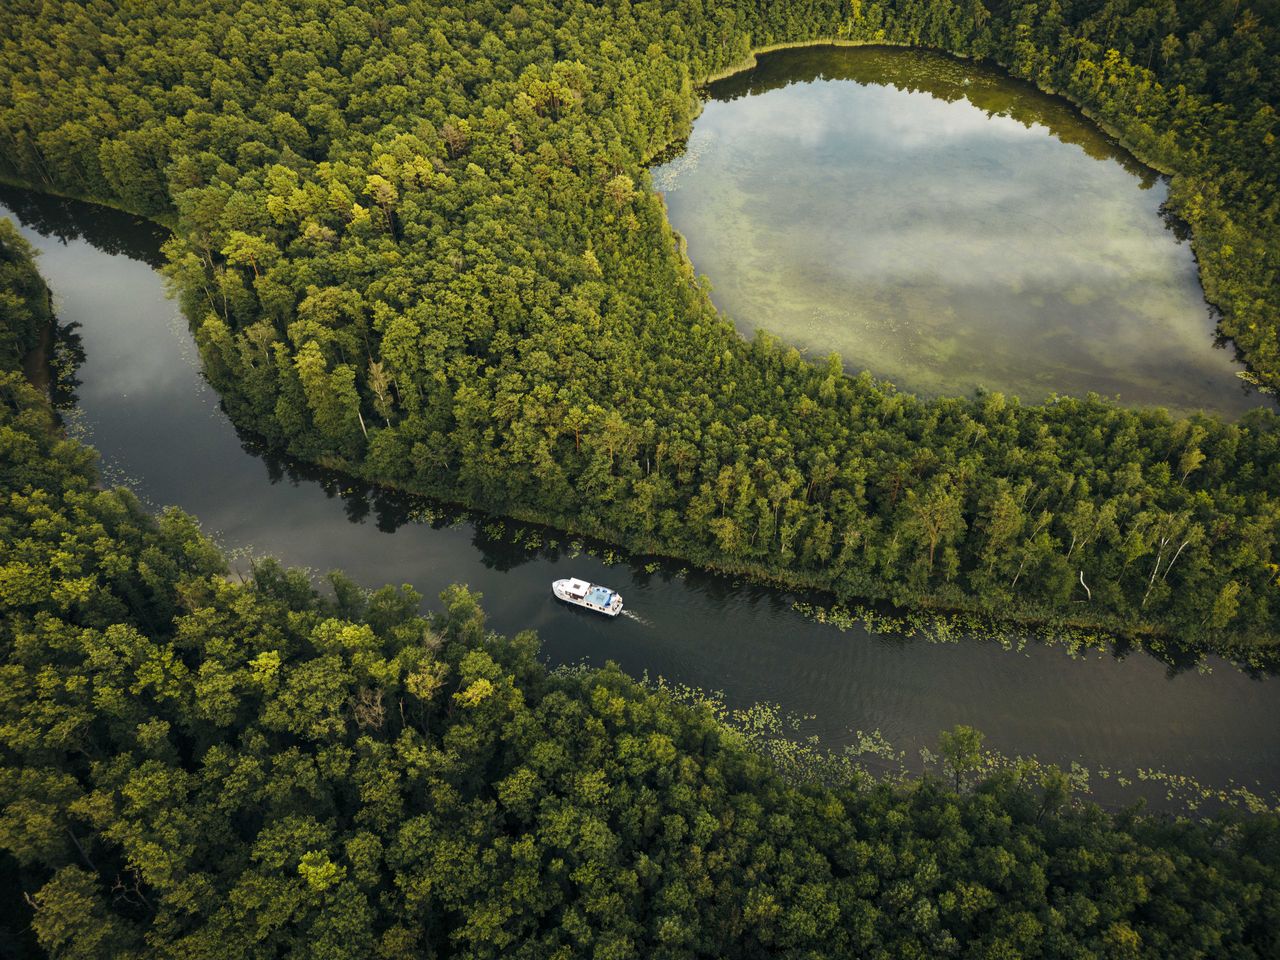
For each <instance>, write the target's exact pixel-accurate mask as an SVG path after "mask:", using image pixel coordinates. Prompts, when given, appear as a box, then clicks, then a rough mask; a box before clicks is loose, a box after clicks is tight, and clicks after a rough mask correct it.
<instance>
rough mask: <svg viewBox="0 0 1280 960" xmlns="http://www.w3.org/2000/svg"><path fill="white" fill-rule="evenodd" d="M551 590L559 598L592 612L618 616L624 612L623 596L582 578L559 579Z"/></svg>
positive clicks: (552, 585)
mask: <svg viewBox="0 0 1280 960" xmlns="http://www.w3.org/2000/svg"><path fill="white" fill-rule="evenodd" d="M551 592H552V593H553V594H554V595H555V597H556V599H557V600H561V601H563V602H564V603H567V604H569V605H570V606H574V607H581V608H582V609H583V610H590V611H591V612H592V613H599V614H602V615H603V616H606V617H616V616H617V615H618V614H620V613H622V596H621V595H620V594H618V593H615V592H614V591H612V590H610V589H609V588H608V587H601V586H598V585H596V584H591V583H586V582H585V581H581V580H573V579H570V580H557V581H555V583H553V584H551Z"/></svg>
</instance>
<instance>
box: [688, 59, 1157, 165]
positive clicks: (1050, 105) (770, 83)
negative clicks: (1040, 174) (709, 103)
mask: <svg viewBox="0 0 1280 960" xmlns="http://www.w3.org/2000/svg"><path fill="white" fill-rule="evenodd" d="M816 80H852V81H854V82H855V83H860V84H877V85H879V84H882V85H886V86H891V87H894V88H895V89H897V90H905V91H907V92H909V93H927V94H928V95H929V96H931V97H934V98H935V99H938V100H943V101H945V102H947V103H954V102H956V101H957V100H968V101H969V102H970V103H972V104H973V105H974V106H975V107H977V108H978V109H980V110H982V111H984V112H985V113H986V114H987V115H988V116H1001V117H1010V118H1012V119H1014V120H1017V121H1018V122H1019V123H1021V124H1023V125H1024V126H1028V127H1029V126H1031V125H1033V124H1040V125H1041V126H1043V127H1045V128H1046V129H1047V130H1048V131H1049V133H1050V134H1052V135H1053V136H1054V137H1056V138H1057V139H1058V140H1060V141H1061V142H1063V143H1068V144H1072V145H1074V146H1077V147H1080V148H1081V149H1082V150H1084V152H1085V153H1086V154H1088V155H1089V156H1090V157H1092V158H1093V159H1095V160H1114V161H1116V162H1117V163H1119V164H1120V165H1121V166H1122V167H1124V169H1125V170H1127V171H1128V172H1129V173H1131V174H1132V175H1133V176H1135V177H1137V178H1138V179H1139V181H1140V185H1141V187H1142V189H1144V190H1146V189H1149V188H1151V187H1152V186H1154V185H1155V184H1156V182H1157V181H1158V180H1159V176H1160V175H1159V174H1158V173H1157V172H1156V171H1155V170H1152V169H1151V168H1150V167H1148V166H1146V165H1145V164H1142V163H1140V162H1139V161H1138V160H1137V159H1136V158H1135V157H1133V156H1132V155H1131V154H1130V153H1129V152H1128V151H1126V150H1125V149H1124V148H1123V147H1121V146H1120V145H1119V144H1118V143H1116V142H1115V141H1114V140H1112V139H1111V138H1110V137H1108V136H1107V135H1106V134H1104V133H1103V132H1102V131H1101V130H1099V129H1098V128H1097V127H1096V126H1095V125H1094V124H1093V122H1092V121H1090V120H1089V119H1088V118H1087V117H1085V116H1084V115H1083V114H1082V113H1080V111H1079V110H1077V109H1076V108H1075V107H1074V106H1073V105H1071V104H1070V103H1068V102H1067V101H1066V100H1063V99H1062V98H1060V97H1055V96H1051V95H1049V94H1047V93H1043V92H1041V91H1040V90H1037V89H1036V88H1035V87H1033V86H1032V85H1031V84H1029V83H1027V82H1025V81H1022V80H1016V79H1014V78H1013V77H1010V76H1008V75H1007V74H1005V73H1004V72H1002V71H1000V70H998V69H997V68H994V67H991V66H988V65H986V64H982V63H974V62H970V61H965V60H958V59H956V58H955V57H951V56H947V55H945V54H941V53H930V52H926V51H921V50H910V51H906V50H900V49H897V48H876V47H859V48H851V47H832V46H818V47H800V48H797V49H792V50H778V51H775V52H773V53H766V54H761V55H760V57H759V58H758V65H757V66H756V67H755V68H754V69H752V70H748V71H746V72H744V73H739V74H735V75H734V76H732V77H728V78H726V79H724V80H719V81H717V82H715V83H713V84H711V86H710V87H709V88H708V92H709V93H710V94H711V96H712V97H714V98H715V99H716V100H736V99H738V98H739V97H746V96H754V95H757V94H761V93H765V92H767V91H769V90H779V89H781V88H783V87H786V86H789V85H791V84H793V83H812V82H814V81H816Z"/></svg>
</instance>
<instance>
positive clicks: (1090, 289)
mask: <svg viewBox="0 0 1280 960" xmlns="http://www.w3.org/2000/svg"><path fill="white" fill-rule="evenodd" d="M708 97H709V100H708V102H707V103H706V104H705V106H704V109H703V112H702V114H701V116H699V118H698V119H697V121H696V122H695V123H694V126H693V131H692V134H691V135H690V137H689V140H688V144H687V147H686V149H685V151H684V152H683V154H682V155H680V156H678V157H676V158H674V159H673V160H671V161H670V162H668V163H666V164H664V165H662V166H660V167H657V168H655V170H654V171H653V177H654V183H655V186H657V188H658V189H659V190H660V191H662V192H663V194H664V195H665V197H666V202H667V208H668V215H669V217H670V220H671V223H672V226H674V227H675V229H676V230H678V231H679V232H680V233H681V234H683V235H684V237H685V238H686V240H687V241H688V253H689V256H690V258H691V259H692V261H693V264H694V266H695V268H696V269H697V270H698V271H699V272H700V273H703V274H705V275H706V276H707V278H708V279H709V280H710V281H711V285H712V297H713V299H714V300H715V302H716V305H717V306H718V307H720V308H721V310H723V311H724V312H725V313H726V314H727V315H728V316H729V317H730V318H731V319H733V320H734V321H735V322H736V323H737V324H738V325H739V327H740V329H743V330H744V331H746V332H750V331H752V330H754V329H756V328H760V327H762V328H765V329H767V330H770V331H772V332H773V333H776V334H778V335H779V336H780V337H782V339H783V340H785V341H787V342H789V343H794V344H796V345H798V346H801V347H804V348H807V349H808V351H809V353H810V355H811V356H822V355H825V354H828V353H830V352H831V351H833V350H834V351H837V352H839V353H840V355H841V356H842V357H843V359H844V361H845V363H846V365H847V367H848V368H849V369H850V370H852V371H855V372H856V371H860V370H863V369H866V370H870V371H871V373H873V374H874V375H876V376H877V377H881V378H885V379H888V380H890V381H892V382H894V383H896V384H898V385H899V386H901V387H905V388H907V389H910V390H912V391H914V392H918V393H925V394H931V395H940V394H949V395H968V394H971V393H972V392H973V391H974V390H975V389H977V388H979V387H982V388H986V389H990V390H999V391H1003V392H1005V393H1007V394H1016V395H1018V396H1020V397H1021V398H1022V399H1024V400H1028V401H1036V402H1038V401H1040V400H1042V399H1044V398H1045V397H1046V396H1048V395H1049V394H1051V393H1058V394H1071V395H1077V396H1082V395H1084V394H1085V393H1088V392H1091V391H1092V392H1096V393H1099V394H1101V395H1103V396H1108V397H1118V398H1119V399H1120V400H1121V401H1122V402H1124V403H1126V404H1129V405H1159V406H1165V407H1168V408H1170V409H1172V410H1176V411H1180V412H1189V411H1192V410H1197V409H1203V410H1209V411H1213V412H1217V413H1222V414H1225V415H1228V416H1233V415H1238V414H1240V413H1242V412H1244V411H1245V410H1247V409H1249V408H1251V407H1253V406H1257V405H1260V404H1262V403H1265V402H1268V401H1266V400H1265V398H1263V397H1261V396H1260V395H1259V394H1258V393H1256V392H1255V391H1254V390H1253V388H1252V387H1250V386H1249V385H1248V384H1246V383H1245V382H1244V381H1242V380H1241V379H1240V378H1239V377H1237V376H1236V374H1237V373H1238V372H1239V371H1241V370H1242V369H1243V366H1242V365H1241V364H1239V363H1238V362H1236V361H1235V359H1234V353H1235V351H1234V349H1233V348H1232V347H1231V346H1230V344H1225V343H1222V344H1217V345H1215V342H1214V329H1215V326H1216V319H1215V317H1214V314H1213V312H1212V310H1211V309H1210V307H1209V306H1208V304H1206V303H1205V299H1204V293H1203V290H1202V289H1201V286H1200V280H1199V273H1198V270H1197V267H1196V263H1195V259H1194V256H1193V255H1192V252H1191V246H1190V243H1189V242H1187V241H1186V240H1185V239H1180V237H1179V234H1180V233H1182V232H1183V231H1182V230H1181V229H1180V227H1179V225H1178V224H1176V223H1172V222H1166V220H1167V218H1165V217H1164V216H1162V212H1161V211H1162V208H1163V205H1164V202H1165V200H1166V199H1167V197H1168V194H1169V185H1168V181H1167V179H1166V178H1164V177H1161V176H1158V175H1157V174H1156V173H1155V172H1154V171H1152V170H1150V169H1149V168H1147V167H1144V166H1143V165H1141V164H1140V163H1138V162H1137V161H1136V160H1134V159H1133V157H1132V156H1130V155H1129V154H1128V153H1127V152H1125V151H1124V150H1123V149H1122V148H1121V147H1119V146H1118V145H1117V144H1116V143H1115V142H1114V141H1112V140H1110V139H1109V138H1108V137H1107V136H1106V135H1104V134H1103V133H1102V132H1101V131H1099V130H1098V128H1097V127H1095V126H1094V125H1093V124H1092V123H1091V122H1090V121H1089V120H1088V119H1086V118H1085V117H1083V116H1081V115H1080V113H1079V112H1078V111H1077V110H1075V109H1074V108H1073V107H1071V105H1070V104H1068V103H1066V102H1065V101H1063V100H1061V99H1059V98H1055V97H1050V96H1047V95H1045V94H1043V93H1041V92H1039V91H1038V90H1036V89H1035V88H1034V87H1032V86H1030V85H1028V84H1026V83H1022V82H1020V81H1016V80H1013V79H1010V78H1009V77H1008V76H1006V75H1004V74H1002V73H1000V72H998V71H996V70H994V69H990V68H987V67H984V66H982V65H979V64H973V63H968V62H962V61H957V60H955V59H953V58H951V57H947V56H943V55H940V54H931V53H924V52H921V51H907V50H902V49H885V48H868V47H863V48H847V47H846V48H840V47H814V48H805V49H799V50H784V51H779V52H776V53H770V54H766V55H763V56H762V57H761V58H760V60H759V64H758V66H757V67H755V68H754V69H752V70H750V71H748V72H746V73H742V74H738V75H736V76H733V77H730V78H728V79H726V80H722V81H720V82H718V83H714V84H712V85H711V86H710V88H709V90H708Z"/></svg>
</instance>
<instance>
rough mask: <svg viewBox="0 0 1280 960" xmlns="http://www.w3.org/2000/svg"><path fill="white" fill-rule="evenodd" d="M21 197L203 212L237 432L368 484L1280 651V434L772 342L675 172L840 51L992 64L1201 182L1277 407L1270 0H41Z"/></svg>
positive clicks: (185, 277)
mask: <svg viewBox="0 0 1280 960" xmlns="http://www.w3.org/2000/svg"><path fill="white" fill-rule="evenodd" d="M10 13H11V15H10V16H9V17H7V18H6V19H5V22H4V24H3V26H0V38H2V39H3V52H2V54H0V164H3V165H4V171H3V172H4V175H5V176H7V177H10V178H13V179H18V180H23V181H25V182H29V183H33V184H36V185H40V186H43V187H44V188H46V189H52V190H58V191H62V192H66V193H72V194H77V195H80V196H85V197H91V198H99V199H105V200H109V201H110V202H112V203H114V204H117V205H120V206H123V207H126V208H129V209H131V210H134V211H137V212H141V213H145V214H148V215H150V216H153V217H157V218H164V219H167V220H171V221H172V222H173V223H174V224H175V238H174V240H173V241H172V242H171V243H170V245H169V256H170V259H171V263H170V266H169V268H168V270H169V275H170V277H171V278H172V281H173V284H174V287H175V289H176V290H177V292H178V294H179V296H180V297H181V300H182V303H183V305H184V308H185V309H186V311H187V313H188V315H189V316H190V317H191V319H192V322H193V324H194V325H195V327H196V331H197V337H198V341H199V344H200V348H201V353H202V356H203V358H204V363H205V368H206V371H207V374H208V376H209V378H210V379H211V381H212V382H213V383H214V384H215V386H216V387H217V388H218V389H219V391H220V392H221V393H222V396H223V398H224V402H225V404H226V407H227V409H228V410H229V412H230V413H231V415H232V417H233V418H234V419H235V420H236V422H237V423H239V424H240V425H242V426H244V427H248V428H250V429H252V430H254V431H255V432H257V433H258V434H260V435H262V436H263V437H264V438H266V439H267V440H268V441H269V442H270V443H272V444H273V445H276V446H279V447H281V448H284V449H287V450H288V451H290V452H291V453H293V454H295V455H297V456H300V457H302V458H304V459H308V460H311V461H314V462H318V463H323V464H327V465H332V466H338V467H341V468H342V469H344V470H346V471H349V472H351V473H354V474H358V475H360V476H362V477H365V478H369V479H374V480H377V481H379V482H383V483H387V484H391V485H395V486H399V487H403V488H406V489H410V490H415V491H420V492H424V493H429V494H432V495H435V496H438V497H441V498H444V499H450V500H456V501H461V502H465V503H467V504H469V505H472V506H478V507H481V508H484V509H487V510H491V511H495V512H502V513H506V514H510V515H515V516H520V517H523V518H526V519H536V520H540V521H545V522H547V523H550V524H554V525H556V526H559V527H562V528H565V529H569V530H572V531H575V532H578V533H583V534H590V535H595V536H599V537H602V538H605V539H608V540H611V541H613V542H615V543H619V544H621V545H624V546H626V547H629V548H632V549H635V550H637V551H643V552H650V553H659V554H667V555H671V556H678V557H682V558H686V559H688V560H691V561H694V562H697V563H699V564H705V565H708V566H714V567H718V568H721V569H726V570H732V571H738V572H743V573H748V574H752V575H758V576H763V577H769V578H772V579H774V580H781V581H785V582H788V583H792V584H795V585H798V586H812V587H821V588H827V589H830V590H832V591H834V592H835V593H836V594H837V596H838V597H840V598H842V599H850V598H865V599H872V600H874V599H880V598H888V599H891V600H894V601H896V602H898V603H901V604H907V605H911V606H919V607H932V608H946V609H967V610H976V611H981V612H987V613H995V614H998V615H1000V616H1003V617H1014V618H1021V619H1025V620H1048V621H1053V622H1066V623H1077V624H1082V625H1091V626H1103V627H1106V628H1108V629H1111V630H1116V631H1121V632H1132V633H1147V632H1158V633H1163V634H1166V635H1168V636H1169V638H1170V639H1169V642H1170V643H1172V644H1176V645H1178V646H1180V647H1181V648H1183V649H1187V650H1193V651H1194V650H1204V649H1212V650H1219V651H1223V652H1226V653H1228V654H1232V655H1235V656H1240V657H1248V658H1251V659H1254V660H1258V659H1268V658H1272V657H1273V656H1274V653H1275V649H1276V648H1275V642H1276V641H1275V638H1276V637H1278V636H1280V604H1278V603H1277V599H1278V598H1280V586H1278V585H1277V571H1278V570H1280V547H1278V546H1277V543H1276V529H1277V518H1278V517H1280V504H1278V503H1277V501H1276V497H1275V491H1276V490H1277V489H1280V484H1278V483H1277V479H1278V472H1277V435H1276V420H1275V418H1274V417H1273V416H1270V415H1268V414H1261V413H1259V414H1251V415H1249V416H1246V417H1245V418H1243V419H1242V420H1241V421H1240V422H1239V423H1236V424H1225V423H1222V422H1220V421H1218V420H1215V419H1212V418H1205V417H1194V418H1191V419H1172V418H1170V417H1168V416H1167V415H1165V414H1163V413H1161V412H1158V411H1154V412H1153V411H1142V412H1138V411H1130V410H1123V409H1118V408H1116V407H1114V406H1112V405H1110V404H1107V403H1104V402H1100V401H1097V400H1094V399H1059V400H1056V401H1053V402H1050V403H1046V404H1044V405H1041V406H1025V405H1022V404H1020V403H1018V402H1017V401H1016V400H1013V399H1011V398H1006V397H1003V396H1001V395H998V394H988V395H981V396H977V397H974V398H968V399H942V400H936V401H928V402H926V401H922V400H919V399H917V398H915V397H912V396H909V395H904V394H901V393H897V392H895V391H894V390H892V389H890V388H888V387H886V386H883V385H879V384H877V383H876V382H875V381H874V380H873V379H872V378H871V377H869V376H866V375H864V376H860V377H856V378H850V377H847V376H845V375H844V373H843V371H842V367H841V363H840V360H839V358H837V357H832V358H830V359H829V360H828V361H826V362H825V363H820V364H817V365H813V364H810V363H808V362H806V361H805V360H804V359H803V358H802V357H801V355H800V354H799V353H798V352H797V351H796V350H794V349H791V348H788V347H786V346H785V345H783V344H780V343H778V342H777V341H775V340H773V339H771V338H769V337H767V336H760V337H758V338H757V339H756V340H755V341H754V342H751V343H745V342H742V341H741V340H740V339H739V338H738V337H737V336H736V335H735V334H734V331H733V330H732V329H731V328H730V327H729V325H728V324H726V323H725V322H724V321H723V320H722V319H721V318H719V317H718V316H716V314H715V312H714V310H713V308H712V306H711V304H710V301H709V299H708V298H707V296H706V291H705V290H704V289H703V287H702V286H700V285H699V283H698V282H697V281H696V279H695V278H694V277H693V275H692V272H691V269H690V267H689V263H688V261H687V260H686V259H685V258H684V257H683V255H682V254H681V253H680V252H679V249H678V246H677V243H676V242H675V241H676V238H675V237H674V236H673V234H672V232H671V230H670V227H669V225H668V224H667V222H666V218H665V216H664V212H663V209H662V204H661V201H660V200H659V198H658V197H657V196H656V195H655V194H654V193H653V192H652V190H651V189H650V185H649V182H648V174H647V172H646V164H647V163H648V162H649V161H650V159H651V158H653V157H654V156H655V155H657V154H658V153H659V152H660V151H661V150H663V149H664V148H666V147H668V146H669V145H670V144H672V143H673V142H675V141H677V140H678V139H679V138H680V137H681V136H683V135H684V134H686V133H687V131H688V129H689V124H690V119H691V117H692V115H693V114H694V113H695V112H696V110H697V101H696V97H695V87H696V85H697V84H698V83H699V82H700V81H701V80H702V79H703V78H705V77H707V76H709V75H711V74H712V73H715V72H716V71H718V70H721V69H722V68H724V67H726V66H728V65H732V64H736V63H738V62H740V61H742V60H743V59H744V58H745V57H746V56H747V54H748V51H749V50H750V49H751V48H752V47H753V46H761V45H764V44H769V43H772V42H777V41H794V40H804V39H809V38H817V37H840V38H846V39H851V40H865V41H884V42H893V43H906V44H912V45H928V46H933V47H937V48H940V49H944V50H949V51H952V52H955V53H958V54H961V55H963V56H969V57H982V58H989V59H992V60H994V61H996V62H998V63H1001V64H1004V65H1005V66H1006V67H1008V69H1009V70H1010V71H1011V72H1012V73H1013V74H1015V75H1016V76H1020V77H1025V78H1029V79H1031V80H1033V81H1034V82H1036V83H1038V84H1039V85H1041V86H1042V87H1044V88H1046V89H1053V90H1057V91H1060V92H1062V93H1064V94H1065V95H1067V96H1068V97H1070V98H1071V99H1072V100H1074V101H1075V102H1077V103H1078V104H1081V105H1082V106H1083V107H1085V108H1086V109H1087V110H1088V111H1089V112H1090V113H1091V114H1092V115H1094V116H1096V117H1097V118H1099V120H1101V121H1102V122H1103V123H1105V124H1107V125H1108V126H1109V127H1111V128H1112V129H1114V130H1116V131H1117V132H1118V133H1119V134H1120V135H1121V136H1122V138H1123V140H1124V141H1125V142H1126V143H1127V144H1128V145H1129V146H1130V147H1132V148H1133V149H1134V150H1135V151H1136V152H1137V153H1138V155H1139V156H1140V157H1142V158H1143V159H1145V160H1147V161H1149V162H1151V163H1153V164H1155V165H1157V166H1160V167H1162V168H1166V169H1171V170H1174V171H1176V172H1177V174H1178V175H1177V176H1176V177H1175V178H1174V180H1173V184H1172V188H1171V198H1170V205H1171V208H1172V212H1173V213H1175V214H1176V215H1178V216H1179V217H1181V218H1183V219H1184V220H1186V221H1187V222H1188V223H1189V224H1190V226H1191V229H1192V231H1193V232H1194V235H1195V238H1196V250H1197V253H1198V256H1199V259H1200V262H1201V265H1202V270H1203V276H1204V282H1205V288H1206V291H1207V293H1208V296H1209V298H1210V299H1211V300H1212V301H1213V302H1215V303H1217V304H1218V305H1219V306H1221V308H1222V310H1223V313H1224V318H1223V321H1222V330H1223V332H1224V333H1226V334H1229V335H1231V336H1233V337H1235V339H1236V341H1237V343H1238V344H1239V346H1240V347H1241V349H1242V350H1243V351H1244V352H1245V354H1246V356H1247V357H1248V359H1249V360H1250V362H1251V363H1252V365H1253V370H1254V374H1255V375H1256V376H1257V377H1258V378H1260V379H1261V380H1263V381H1265V382H1268V383H1276V382H1280V354H1278V353H1277V350H1280V347H1277V343H1280V338H1277V336H1276V324H1277V318H1276V315H1275V308H1274V303H1275V302H1276V296H1275V294H1276V284H1277V279H1276V278H1277V276H1278V274H1277V270H1276V261H1275V258H1276V257H1277V256H1278V255H1280V254H1278V252H1277V251H1280V242H1278V241H1277V228H1276V217H1277V208H1276V196H1277V191H1276V189H1275V187H1276V178H1277V175H1278V172H1277V165H1276V164H1275V163H1274V162H1273V149H1272V145H1273V138H1274V133H1273V128H1274V104H1275V101H1276V90H1275V85H1276V84H1277V83H1280V80H1277V77H1280V66H1278V64H1277V57H1276V51H1277V41H1276V24H1275V13H1274V10H1272V9H1271V8H1270V7H1261V8H1254V7H1252V6H1250V5H1245V6H1244V7H1241V6H1240V5H1236V6H1235V7H1225V6H1219V5H1214V4H1207V3H1200V2H1182V3H1164V4H1157V3H1154V2H1142V0H1134V2H1132V3H1119V4H1117V3H1108V4H1105V5H1098V4H1093V3H1065V4H1064V3H1055V4H1052V5H1050V6H1044V5H1041V4H1030V3H1010V4H1005V3H1000V4H993V5H992V6H990V7H988V6H984V5H983V4H981V3H977V2H972V3H971V2H967V0H966V2H958V3H953V2H948V0H939V2H930V3H923V2H914V0H906V2H901V3H871V4H863V3H856V4H853V5H852V6H850V5H848V4H845V3H839V4H837V3H834V2H814V3H794V4H767V5H756V4H746V3H737V2H733V0H726V2H708V3H702V4H682V5H679V6H678V7H676V8H671V9H668V8H666V7H664V6H663V5H662V4H659V3H656V2H642V3H628V2H616V3H615V2H609V3H603V4H599V5H597V4H593V3H587V2H583V0H576V2H563V3H554V4H552V3H541V2H533V3H529V4H515V5H512V6H510V7H509V8H506V9H503V8H500V7H496V6H492V5H486V4H462V5H456V6H449V5H444V4H426V3H403V4H401V3H394V4H393V3H388V4H382V3H375V4H371V5H368V7H367V8H360V9H357V8H353V7H350V6H348V5H346V4H341V3H333V2H320V3H307V4H295V3H289V2H286V0H266V2H263V3H257V4H251V5H249V6H243V7H240V8H237V10H236V11H235V12H234V13H233V12H231V11H228V10H227V9H226V8H224V7H223V6H222V5H220V4H215V3H210V2H207V0H182V2H180V3H178V4H177V5H174V4H159V3H141V4H131V5H130V6H129V7H128V8H127V9H125V8H103V9H98V8H96V7H94V8H88V7H84V6H82V5H79V4H76V3H72V2H70V0H55V2H42V3H36V2H34V0H18V2H17V3H16V4H13V5H11V11H10Z"/></svg>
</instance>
